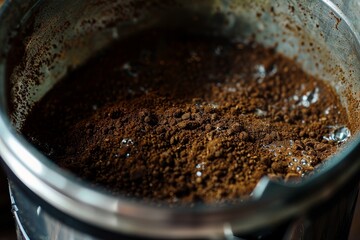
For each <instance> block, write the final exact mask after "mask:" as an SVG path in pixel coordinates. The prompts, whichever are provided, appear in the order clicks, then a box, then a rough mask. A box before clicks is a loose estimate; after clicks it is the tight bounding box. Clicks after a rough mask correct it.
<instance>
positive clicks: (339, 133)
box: [324, 126, 351, 143]
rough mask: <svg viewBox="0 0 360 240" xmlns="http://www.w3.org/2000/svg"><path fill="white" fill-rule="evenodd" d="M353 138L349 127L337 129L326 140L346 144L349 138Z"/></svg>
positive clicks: (325, 137)
mask: <svg viewBox="0 0 360 240" xmlns="http://www.w3.org/2000/svg"><path fill="white" fill-rule="evenodd" d="M350 136H351V132H350V130H349V129H348V128H347V127H344V126H342V127H338V128H335V129H334V130H333V131H332V132H331V133H330V135H329V136H324V139H325V140H327V141H334V142H339V143H342V142H345V141H346V140H348V139H349V137H350Z"/></svg>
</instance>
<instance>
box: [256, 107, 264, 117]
mask: <svg viewBox="0 0 360 240" xmlns="http://www.w3.org/2000/svg"><path fill="white" fill-rule="evenodd" d="M255 114H256V115H257V116H259V117H265V116H266V115H267V112H266V111H264V110H261V109H259V108H257V109H255Z"/></svg>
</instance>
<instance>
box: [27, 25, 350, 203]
mask: <svg viewBox="0 0 360 240" xmlns="http://www.w3.org/2000/svg"><path fill="white" fill-rule="evenodd" d="M346 125H348V120H347V116H346V114H345V110H344V109H343V108H342V106H341V105H340V103H339V98H338V97H337V96H336V94H335V92H334V91H333V90H332V89H331V88H330V87H329V86H328V85H327V84H325V83H324V82H323V81H320V80H318V79H316V78H314V77H312V76H309V75H307V74H306V73H304V71H303V70H302V69H301V68H300V67H299V66H298V65H297V64H295V62H294V61H292V60H290V59H288V58H286V57H284V56H282V55H280V54H277V53H275V50H274V49H271V48H264V47H263V46H261V45H257V44H255V43H246V44H245V43H233V42H229V41H227V40H225V39H219V38H205V37H199V36H197V37H196V36H187V35H175V34H174V33H168V32H165V33H164V32H162V31H150V32H147V33H144V34H142V35H137V36H133V37H131V38H129V39H126V40H122V41H119V42H117V43H115V44H114V45H113V46H111V47H110V48H109V49H107V50H105V51H103V52H102V53H101V54H99V55H98V56H97V57H96V58H94V59H92V60H91V61H90V62H89V63H87V64H86V65H85V66H83V67H81V68H79V69H77V70H75V71H74V72H72V73H71V74H69V76H68V77H67V78H66V79H64V80H63V81H61V82H60V83H59V84H57V85H56V86H55V87H54V88H53V89H52V90H51V91H50V92H49V93H48V94H47V95H46V96H45V97H44V98H43V99H42V100H41V101H40V102H39V103H38V104H37V105H36V106H35V107H34V109H33V111H32V112H31V114H30V115H29V118H28V119H27V121H26V124H25V126H24V128H23V132H24V133H25V135H26V136H27V137H28V139H29V140H30V141H31V142H33V143H34V144H35V145H36V146H37V147H38V148H39V149H40V150H41V151H42V152H44V154H45V155H47V156H48V157H49V158H50V159H52V160H53V161H54V162H55V163H57V164H58V165H59V166H61V167H62V168H65V169H68V170H70V171H71V172H73V173H74V174H76V175H78V176H80V177H81V178H83V179H85V180H87V181H89V182H91V183H93V184H95V185H99V186H102V187H104V188H105V189H107V190H108V191H110V192H111V193H114V194H121V195H125V196H129V197H136V198H142V199H147V200H149V201H153V202H163V201H165V202H167V203H169V204H187V203H194V202H204V203H216V202H217V203H219V202H224V201H231V200H236V199H240V198H244V197H247V196H249V194H250V193H251V192H252V190H253V189H254V188H255V186H256V184H257V182H258V181H259V179H260V178H261V177H263V176H265V175H267V176H269V177H271V178H274V179H285V180H286V181H287V180H289V179H299V178H301V177H302V176H304V175H306V174H307V173H308V172H310V171H311V170H313V169H314V167H315V166H317V165H318V164H319V163H321V162H322V161H323V160H324V159H326V158H327V157H329V156H330V155H331V154H333V153H334V152H336V151H337V150H338V147H339V146H340V145H341V143H342V142H344V141H345V140H346V139H347V137H348V135H349V134H348V133H349V132H348V129H347V128H346V127H345V126H346Z"/></svg>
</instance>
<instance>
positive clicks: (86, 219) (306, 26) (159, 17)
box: [0, 0, 360, 239]
mask: <svg viewBox="0 0 360 240" xmlns="http://www.w3.org/2000/svg"><path fill="white" fill-rule="evenodd" d="M359 11H360V2H359V1H358V0H346V1H345V0H333V1H330V0H322V1H318V0H316V1H315V0H311V1H309V0H297V1H294V0H285V1H280V0H274V1H267V0H258V1H251V0H243V1H240V0H198V1H189V0H182V1H180V0H162V1H161V0H159V1H156V0H153V1H143V0H118V1H106V0H105V1H100V0H90V1H81V0H64V1H56V0H47V1H45V0H39V1H35V0H29V1H21V0H12V1H6V2H5V5H4V7H3V8H2V9H1V12H0V49H1V55H0V154H1V157H2V160H3V166H4V168H5V169H6V171H7V174H8V178H9V186H10V194H11V200H12V204H13V213H14V216H15V219H16V221H17V228H18V237H19V239H104V238H109V239H116V238H120V237H123V238H126V239H130V238H153V239H160V238H163V239H173V238H179V239H186V238H188V239H346V237H347V234H348V230H349V227H350V223H351V217H352V213H353V208H354V204H355V201H356V197H357V192H358V180H359V176H360V175H359V170H360V136H359V135H358V134H357V132H358V130H359V129H360V121H359V120H360V119H359V118H360V108H359V104H360V103H359V101H360V95H359V92H360V81H359V78H360V24H359V23H360V15H359V14H358V13H359ZM154 26H162V27H168V28H182V29H185V30H186V31H189V32H196V33H203V34H206V35H209V36H211V35H216V36H218V35H220V36H225V37H228V38H232V39H249V38H250V37H252V36H253V37H254V39H255V40H256V41H257V42H259V43H261V44H263V45H265V46H276V50H277V51H278V52H281V53H283V54H284V55H286V56H289V57H295V56H296V61H297V62H298V63H299V64H301V65H302V66H303V68H304V69H305V70H306V71H307V72H309V73H310V74H314V75H318V76H319V77H320V78H322V79H325V80H326V81H328V82H329V84H331V85H332V86H333V87H334V88H335V89H336V91H337V93H338V94H339V96H340V98H341V101H342V103H343V104H344V106H345V107H346V109H347V111H348V113H349V117H350V121H351V123H352V125H351V126H350V128H351V131H352V135H353V137H352V140H351V141H349V142H348V143H347V144H346V146H345V147H344V149H343V150H342V151H340V152H339V153H338V154H336V155H335V156H333V157H331V158H330V159H329V160H328V161H326V163H325V164H323V165H322V166H320V167H319V168H318V169H317V170H316V173H315V174H313V175H312V176H311V177H308V178H306V179H304V181H303V182H302V183H299V184H296V185H295V184H291V183H287V184H285V183H278V182H272V181H271V180H269V179H268V178H266V177H264V178H263V179H262V180H261V181H260V182H259V184H258V186H257V187H256V189H255V190H254V192H253V194H252V198H251V199H249V200H246V201H245V200H244V201H243V202H241V203H239V204H237V205H231V206H215V205H214V206H213V205H207V206H199V207H195V208H185V207H179V208H168V207H166V206H163V207H155V206H150V205H147V204H145V203H142V202H141V201H140V202H134V201H133V200H131V199H126V198H124V197H121V196H119V197H116V196H111V195H108V194H106V193H104V192H102V191H101V189H94V188H93V187H91V186H90V185H89V184H88V183H86V182H83V181H81V180H79V179H78V178H76V177H75V176H73V175H71V174H70V173H68V172H65V171H64V170H62V169H60V168H59V167H57V166H56V165H54V164H53V163H52V162H51V161H50V160H48V159H47V158H46V157H45V156H44V155H42V154H41V153H40V152H39V151H38V150H36V149H35V148H34V147H33V146H32V145H31V144H30V143H29V142H27V141H26V140H25V139H24V138H23V137H22V136H21V134H20V133H19V129H20V128H21V126H22V124H23V122H24V120H25V119H26V116H27V114H28V112H29V111H30V110H31V107H32V106H33V104H34V103H35V102H37V101H38V100H39V99H41V98H42V96H44V94H45V93H46V92H47V91H49V90H50V89H51V87H52V86H53V85H54V84H55V83H56V82H58V81H59V80H61V79H62V77H64V76H65V75H66V74H67V73H68V71H70V69H74V68H76V67H78V66H80V65H81V64H82V63H84V62H85V61H86V60H87V59H89V58H90V57H91V56H93V55H95V54H96V53H97V52H98V51H100V50H101V49H103V48H104V47H106V46H107V45H109V44H110V43H111V42H113V41H115V40H117V39H121V38H122V37H124V36H128V35H131V34H134V33H136V32H139V31H142V30H145V29H148V28H151V27H154Z"/></svg>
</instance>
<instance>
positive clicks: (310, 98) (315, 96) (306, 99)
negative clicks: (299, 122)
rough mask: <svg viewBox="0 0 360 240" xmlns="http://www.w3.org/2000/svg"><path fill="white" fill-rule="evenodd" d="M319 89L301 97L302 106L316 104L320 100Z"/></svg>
mask: <svg viewBox="0 0 360 240" xmlns="http://www.w3.org/2000/svg"><path fill="white" fill-rule="evenodd" d="M319 92H320V90H319V88H317V87H316V88H315V89H314V90H313V91H309V92H307V93H306V94H305V95H304V96H302V97H301V101H300V103H299V104H300V105H301V106H304V107H309V106H310V105H311V104H313V103H316V102H317V101H318V100H319Z"/></svg>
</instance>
